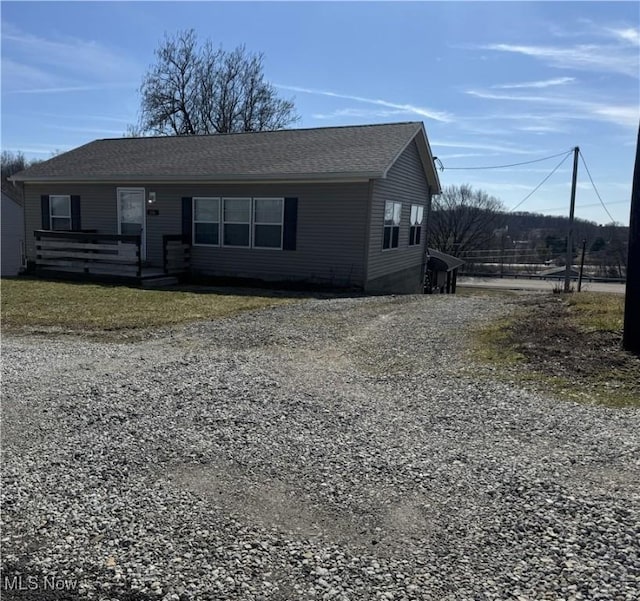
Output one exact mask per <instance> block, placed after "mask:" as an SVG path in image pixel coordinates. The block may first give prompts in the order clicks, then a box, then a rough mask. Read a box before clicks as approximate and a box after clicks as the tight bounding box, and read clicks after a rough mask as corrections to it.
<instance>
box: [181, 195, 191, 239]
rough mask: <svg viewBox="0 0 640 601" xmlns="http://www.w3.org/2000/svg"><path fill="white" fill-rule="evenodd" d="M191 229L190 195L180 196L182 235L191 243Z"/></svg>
mask: <svg viewBox="0 0 640 601" xmlns="http://www.w3.org/2000/svg"><path fill="white" fill-rule="evenodd" d="M192 231H193V203H192V199H191V197H190V196H183V198H182V237H183V238H184V240H185V242H187V243H188V244H191V238H192V234H191V233H192Z"/></svg>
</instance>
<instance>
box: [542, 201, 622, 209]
mask: <svg viewBox="0 0 640 601" xmlns="http://www.w3.org/2000/svg"><path fill="white" fill-rule="evenodd" d="M609 204H610V205H622V204H629V201H628V200H615V201H613V202H610V203H609ZM599 206H600V203H599V202H596V203H593V204H588V205H581V204H576V209H590V208H593V207H599ZM566 210H567V207H566V206H565V207H543V208H541V209H536V211H566Z"/></svg>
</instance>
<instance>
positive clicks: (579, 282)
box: [578, 238, 587, 292]
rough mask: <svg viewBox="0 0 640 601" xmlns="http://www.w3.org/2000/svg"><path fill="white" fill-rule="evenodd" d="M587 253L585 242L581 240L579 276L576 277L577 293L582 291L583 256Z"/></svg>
mask: <svg viewBox="0 0 640 601" xmlns="http://www.w3.org/2000/svg"><path fill="white" fill-rule="evenodd" d="M586 251H587V240H586V238H585V239H583V240H582V257H581V258H580V275H579V276H578V292H580V290H582V273H583V271H584V254H585V252H586Z"/></svg>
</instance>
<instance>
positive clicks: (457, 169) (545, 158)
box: [434, 149, 573, 171]
mask: <svg viewBox="0 0 640 601" xmlns="http://www.w3.org/2000/svg"><path fill="white" fill-rule="evenodd" d="M568 152H573V149H571V150H569V151H568ZM563 154H564V153H563V152H559V153H558V154H552V155H551V156H548V157H544V158H542V159H534V160H532V161H524V162H522V163H511V164H510V165H490V166H487V167H445V166H444V165H442V161H440V160H439V159H438V161H439V162H440V165H441V166H442V167H441V171H444V170H445V169H448V170H449V171H461V170H463V171H471V170H476V169H505V168H507V167H520V165H531V164H532V163H540V162H542V161H548V160H549V159H555V158H556V157H559V156H562V155H563ZM567 154H568V153H567ZM436 158H437V157H436ZM434 160H435V159H434Z"/></svg>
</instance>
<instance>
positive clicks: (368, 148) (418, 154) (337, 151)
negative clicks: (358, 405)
mask: <svg viewBox="0 0 640 601" xmlns="http://www.w3.org/2000/svg"><path fill="white" fill-rule="evenodd" d="M12 179H13V181H16V182H22V183H23V185H24V196H25V209H26V211H25V219H26V231H27V236H26V254H27V259H28V260H29V262H30V264H34V265H36V266H37V267H39V268H40V269H42V270H53V271H56V272H60V271H70V272H71V271H75V272H78V273H81V274H87V275H95V274H100V273H107V274H111V275H117V274H118V273H120V274H126V273H128V274H129V275H131V276H133V277H144V274H145V270H146V271H147V272H148V271H149V270H150V269H153V268H155V269H156V270H159V272H164V273H174V272H178V271H187V272H189V273H191V274H196V275H206V276H214V277H224V278H228V277H234V278H248V279H259V280H267V281H275V282H282V281H294V282H308V283H316V284H323V285H329V286H337V287H350V288H357V289H362V290H365V291H367V292H397V293H413V292H420V291H421V290H422V285H423V278H424V270H425V260H426V236H425V220H426V217H427V215H428V213H429V207H430V201H431V197H432V195H434V194H439V193H440V182H439V179H438V175H437V173H436V170H435V168H434V164H433V156H432V154H431V149H430V147H429V142H428V140H427V135H426V132H425V129H424V126H423V124H422V123H421V122H405V123H390V124H379V125H362V126H347V127H326V128H317V129H293V130H279V131H271V132H251V133H238V134H218V135H202V136H170V137H143V138H118V139H105V140H96V141H94V142H91V143H89V144H87V145H85V146H81V147H79V148H76V149H75V150H71V151H70V152H67V153H65V154H62V155H59V156H56V157H54V158H52V159H50V160H48V161H46V162H43V163H39V164H37V165H34V166H33V167H30V168H29V169H27V170H25V171H23V172H21V173H19V174H16V175H15V176H14V177H13V178H12ZM92 245H93V246H92ZM127 270H128V271H127Z"/></svg>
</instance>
